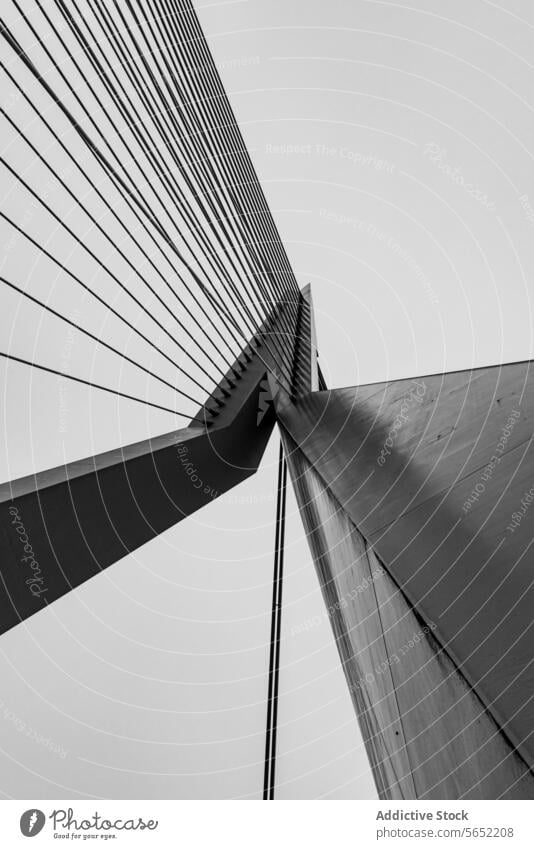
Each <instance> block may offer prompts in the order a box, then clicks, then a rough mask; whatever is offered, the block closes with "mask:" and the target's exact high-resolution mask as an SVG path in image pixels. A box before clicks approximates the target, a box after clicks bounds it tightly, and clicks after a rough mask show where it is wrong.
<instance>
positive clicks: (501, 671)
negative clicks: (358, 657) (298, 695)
mask: <svg viewBox="0 0 534 849" xmlns="http://www.w3.org/2000/svg"><path fill="white" fill-rule="evenodd" d="M532 389H533V377H532V365H531V363H530V362H525V363H516V364H511V365H506V366H502V367H500V366H499V367H493V368H488V369H476V370H473V371H465V372H454V373H449V374H443V375H432V376H425V377H422V378H417V379H413V380H403V381H395V382H391V383H384V384H373V385H369V386H363V387H356V388H353V389H342V390H335V391H331V392H328V391H324V392H317V393H311V394H309V395H307V396H305V397H303V398H300V399H298V401H297V403H296V404H291V403H289V402H288V401H287V399H286V400H284V398H283V396H281V395H278V396H277V399H276V402H277V405H278V414H279V416H280V418H281V421H282V423H283V426H284V428H285V429H286V430H287V433H288V434H289V435H290V437H291V439H292V440H293V441H294V442H295V444H296V445H298V450H299V452H302V456H303V458H305V461H306V462H307V463H308V464H309V466H310V467H313V468H314V470H315V473H316V474H317V475H318V478H319V479H320V480H321V481H322V484H323V485H324V487H325V488H326V489H327V490H328V491H329V493H330V494H331V496H332V497H333V498H334V499H335V501H336V503H337V504H338V505H339V509H340V510H342V511H343V513H345V514H346V515H347V517H348V519H350V522H351V524H352V526H354V528H355V529H357V531H358V533H359V534H360V535H361V537H362V539H363V540H364V542H365V544H366V546H367V547H368V549H369V551H371V552H376V555H377V556H378V557H379V559H380V562H382V563H383V565H384V567H385V569H386V572H387V574H388V576H389V579H391V580H392V582H393V585H394V586H395V587H397V588H399V589H400V590H401V593H402V597H403V598H404V599H405V600H406V603H407V610H411V611H413V612H414V614H415V615H416V616H417V617H418V618H419V621H421V622H422V623H423V624H426V625H429V624H432V626H433V629H432V634H431V637H432V641H435V642H436V644H437V645H438V646H439V647H440V649H441V650H443V656H444V657H446V658H447V662H448V663H450V664H451V665H452V668H456V669H458V670H460V672H461V680H462V682H463V683H464V684H466V685H468V686H470V687H472V688H473V689H474V691H475V693H476V696H477V699H479V700H480V702H481V703H482V704H483V705H484V708H485V710H486V712H487V714H488V715H489V716H490V717H492V720H493V721H494V723H495V727H496V728H498V729H499V732H498V733H499V734H500V735H501V737H502V740H503V741H505V742H506V745H508V746H509V749H510V751H511V748H512V747H516V748H517V750H518V752H519V753H520V755H521V757H522V759H523V761H524V763H525V764H527V765H528V766H529V767H530V768H531V769H532V767H533V765H534V662H533V661H534V632H533V628H532V625H533V613H532V611H533V610H534V597H533V596H534V594H533V591H532V577H533V576H532V555H531V553H530V552H531V546H532V540H533V534H532V530H531V529H532V520H531V516H529V515H528V509H529V506H530V502H531V501H534V489H533V490H532V493H531V492H530V490H531V488H532V487H533V483H534V456H533V451H532V447H531V438H532V433H533V430H534V403H533V399H532ZM288 459H289V462H290V464H291V463H292V457H291V454H290V455H289V457H288ZM293 465H294V463H293ZM301 506H304V507H305V505H301ZM514 514H515V518H514ZM533 515H534V514H533ZM379 609H381V610H382V609H385V608H383V606H382V604H380V605H379ZM400 638H401V635H400V634H399V639H400ZM429 639H430V638H429ZM360 648H361V646H360ZM391 648H392V646H390V649H391ZM415 657H416V655H412V660H413V658H415ZM395 690H396V691H397V693H398V684H397V685H396V686H395ZM408 705H409V701H408V702H407V703H406V704H405V705H404V709H403V710H400V715H401V716H402V715H403V714H404V712H405V711H406V709H407V706H408ZM529 792H531V791H529Z"/></svg>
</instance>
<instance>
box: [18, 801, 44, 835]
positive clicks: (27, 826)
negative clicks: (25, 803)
mask: <svg viewBox="0 0 534 849" xmlns="http://www.w3.org/2000/svg"><path fill="white" fill-rule="evenodd" d="M45 821H46V817H45V815H44V814H43V812H42V811H39V810H38V809H37V808H30V810H29V811H24V813H23V814H22V816H21V818H20V830H21V831H22V833H23V835H24V837H35V835H36V834H39V832H40V831H41V829H42V828H43V826H44V824H45Z"/></svg>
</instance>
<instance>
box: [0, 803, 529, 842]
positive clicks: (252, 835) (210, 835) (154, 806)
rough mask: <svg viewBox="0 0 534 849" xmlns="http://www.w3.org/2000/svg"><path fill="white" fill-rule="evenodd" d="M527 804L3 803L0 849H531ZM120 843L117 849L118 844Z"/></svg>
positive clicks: (0, 823) (0, 805)
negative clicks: (70, 848)
mask: <svg viewBox="0 0 534 849" xmlns="http://www.w3.org/2000/svg"><path fill="white" fill-rule="evenodd" d="M532 812H533V804H532V803H531V802H468V803H465V804H463V803H461V802H421V803H419V802H409V803H396V802H392V803H389V802H376V801H361V802H360V801H353V802H326V801H321V802H312V801H309V802H308V801H298V802H279V803H277V804H276V803H275V804H274V805H273V804H264V803H262V802H243V801H241V802H238V801H236V802H219V801H213V802H206V801H194V802H189V801H188V802H186V801H154V800H133V801H124V800H119V801H111V800H103V801H99V802H95V801H90V802H86V801H70V802H65V801H48V800H46V801H35V802H33V803H31V804H30V802H29V801H22V802H19V801H5V802H0V845H1V846H6V847H9V848H10V849H11V847H12V846H19V845H25V846H27V845H28V839H30V838H33V837H35V840H36V843H35V846H36V847H37V846H50V845H55V846H61V845H64V844H65V843H67V841H70V843H71V844H72V843H73V842H74V843H78V844H80V845H81V844H84V845H86V846H87V845H93V846H94V845H97V846H103V845H108V846H109V845H111V846H117V845H120V846H124V847H126V846H129V845H130V846H141V845H142V846H148V847H152V846H156V847H158V846H161V847H168V846H169V847H170V846H172V847H180V846H184V847H188V849H189V847H195V849H196V847H199V849H204V847H206V849H214V847H220V849H226V847H229V849H230V847H231V849H240V847H243V849H251V847H253V849H267V847H269V849H281V847H284V848H285V847H299V848H300V847H305V849H316V847H317V849H327V847H330V846H332V845H341V846H343V849H346V847H352V846H354V847H358V849H359V847H367V846H377V847H392V846H397V847H399V849H401V847H408V846H409V847H421V849H423V847H427V846H433V847H435V849H438V847H440V846H446V845H449V844H450V845H454V846H457V847H463V846H466V847H467V846H473V845H475V844H476V845H486V846H490V847H510V849H512V847H527V846H528V847H532V846H534V834H533V830H534V829H533V826H532ZM118 841H120V844H119V843H118Z"/></svg>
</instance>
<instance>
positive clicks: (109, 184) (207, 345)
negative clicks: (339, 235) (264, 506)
mask: <svg viewBox="0 0 534 849" xmlns="http://www.w3.org/2000/svg"><path fill="white" fill-rule="evenodd" d="M0 34H1V36H2V39H3V41H4V42H5V45H6V46H7V47H8V50H7V51H4V55H5V57H6V58H5V61H2V62H1V63H0V64H1V67H2V72H3V74H4V80H5V91H6V95H5V97H4V100H3V105H2V107H1V108H0V111H1V113H2V117H3V119H4V122H5V126H6V143H5V145H4V149H3V151H2V156H1V157H0V163H1V166H2V169H3V171H4V175H5V176H6V178H7V180H8V185H9V188H8V191H7V193H6V202H5V211H4V212H2V213H1V220H2V223H3V225H4V226H6V227H7V228H9V229H10V230H11V232H12V235H11V236H8V239H9V238H11V239H13V238H15V239H16V240H20V241H17V245H20V251H19V254H20V252H22V251H23V252H24V254H26V253H28V268H25V267H24V264H23V267H22V268H20V267H19V266H18V265H17V263H15V262H9V261H8V262H7V263H4V266H3V275H2V278H1V280H0V282H1V284H2V285H3V286H4V287H6V289H9V290H10V291H11V292H12V293H16V294H17V296H18V297H19V299H20V302H21V303H26V304H27V305H28V308H30V306H31V308H34V309H37V310H39V311H40V313H41V314H42V315H46V317H47V320H49V321H53V322H61V323H63V324H64V325H66V326H67V327H70V328H72V329H73V330H74V331H75V332H76V333H77V334H80V336H81V337H83V339H84V340H85V341H86V342H87V344H93V345H94V346H97V348H98V351H99V356H102V357H104V359H103V361H102V362H103V363H104V366H103V367H104V368H105V367H106V364H107V363H108V362H111V358H118V359H119V360H121V362H122V365H123V366H124V367H125V369H126V372H125V374H126V373H127V374H128V375H129V377H128V380H129V381H130V382H129V385H131V382H132V381H135V380H136V378H135V374H139V373H140V372H143V374H144V376H145V378H148V382H147V384H146V385H147V389H148V390H149V391H150V393H151V395H152V393H154V394H155V395H156V394H157V398H158V401H156V399H155V398H154V399H152V397H151V398H142V397H140V396H139V395H138V394H137V393H132V392H122V391H118V390H117V391H116V394H117V395H118V396H120V397H124V398H129V399H130V400H134V401H137V402H139V403H146V404H147V405H149V406H152V407H156V408H158V409H161V410H165V411H169V412H173V413H175V414H176V415H178V416H181V417H184V418H186V419H191V418H192V417H193V415H194V414H195V413H196V411H198V409H199V407H201V406H202V405H203V404H204V403H205V402H206V399H207V398H208V397H209V396H210V395H212V393H213V390H214V388H215V387H216V386H220V388H221V391H222V392H223V393H224V392H225V391H227V390H228V389H230V388H231V387H232V385H233V383H232V381H233V377H235V378H236V379H238V378H239V376H240V369H241V368H242V366H240V365H239V361H238V358H239V355H240V353H241V351H242V350H243V349H244V348H245V346H246V345H247V343H248V342H250V340H251V339H252V338H254V337H256V338H258V339H260V340H261V341H262V346H261V352H260V351H258V352H257V353H258V356H261V357H265V365H266V368H268V369H270V370H274V371H275V373H276V376H277V378H278V379H279V380H280V381H281V382H282V383H283V384H284V385H285V386H286V388H288V389H289V390H290V389H291V386H292V377H293V368H292V363H293V347H294V337H295V329H296V322H297V318H298V300H299V289H298V285H297V282H296V280H295V276H294V274H293V272H292V270H291V266H290V263H289V259H288V257H287V254H286V252H285V250H284V247H283V245H282V242H281V239H280V235H279V233H278V230H277V228H276V224H275V222H274V219H273V217H272V215H271V212H270V210H269V207H268V204H267V201H266V199H265V196H264V193H263V191H262V189H261V186H260V183H259V181H258V177H257V175H256V172H255V170H254V166H253V163H252V161H251V158H250V156H249V154H248V152H247V149H246V146H245V144H244V140H243V137H242V135H241V132H240V130H239V127H238V125H237V121H236V118H235V115H234V113H233V111H232V108H231V105H230V103H229V100H228V97H227V95H226V93H225V91H224V87H223V85H222V82H221V79H220V77H219V74H218V71H217V68H216V66H215V62H214V60H213V57H212V55H211V52H210V50H209V47H208V45H207V42H206V39H205V37H204V35H203V33H202V30H201V27H200V24H199V21H198V19H197V16H196V13H195V11H194V9H193V8H192V7H191V5H190V4H186V3H183V2H178V1H177V0H123V2H119V0H111V2H109V3H107V2H104V0H70V2H66V0H51V2H49V3H44V2H41V0H29V2H27V3H24V4H22V3H19V2H18V0H10V3H9V4H8V7H6V9H5V13H4V16H3V17H2V18H1V19H0ZM15 253H16V252H14V251H13V252H12V254H13V255H14V254H15ZM30 255H31V259H30ZM74 290H76V291H78V292H79V293H80V297H81V296H82V294H83V304H84V307H83V314H82V316H79V315H78V314H77V313H74V312H73V310H72V308H71V309H70V312H69V306H68V305H69V304H70V303H71V302H72V299H73V291H74ZM91 322H92V324H91ZM95 324H98V326H97V327H96V328H95ZM106 333H107V338H105V334H106ZM111 334H112V335H111ZM22 353H23V352H18V351H13V350H10V351H6V352H4V353H3V354H2V357H4V358H6V359H10V360H11V361H12V362H16V363H19V364H21V365H27V366H35V367H36V368H39V369H41V370H42V371H47V372H49V373H52V374H61V375H62V376H63V377H66V378H69V379H72V380H75V381H78V382H80V383H84V384H86V385H88V386H92V387H96V388H98V389H101V390H104V391H106V392H113V391H115V390H112V389H111V388H108V387H107V386H106V385H103V384H102V383H101V382H100V381H99V380H98V381H96V380H93V379H92V377H91V378H90V377H89V376H80V375H76V374H70V373H63V371H62V370H58V369H55V368H54V367H53V364H50V365H48V364H46V363H42V362H39V363H38V362H36V361H33V360H32V359H30V358H28V357H26V356H22ZM19 354H20V355H19ZM107 358H110V359H107ZM122 374H123V372H122V367H121V375H122ZM134 385H135V383H134ZM159 399H161V403H159Z"/></svg>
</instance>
